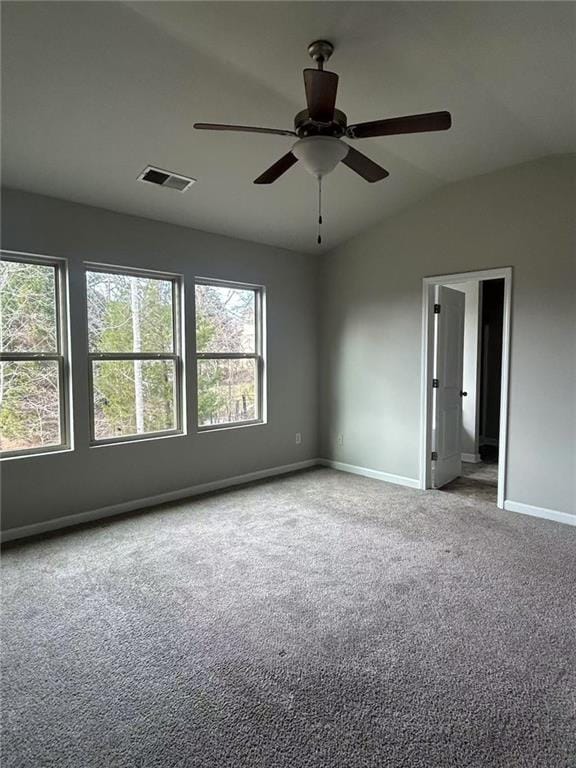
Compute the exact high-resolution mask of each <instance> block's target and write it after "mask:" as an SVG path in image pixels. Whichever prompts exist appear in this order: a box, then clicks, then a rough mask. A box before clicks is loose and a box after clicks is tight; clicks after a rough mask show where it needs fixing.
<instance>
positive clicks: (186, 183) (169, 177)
mask: <svg viewBox="0 0 576 768" xmlns="http://www.w3.org/2000/svg"><path fill="white" fill-rule="evenodd" d="M138 181H145V182H146V183H147V184H156V185H157V186H159V187H168V188H169V189H175V190H177V191H178V192H186V190H187V189H189V188H190V187H191V186H192V184H194V182H195V181H196V179H192V178H190V177H189V176H182V174H180V173H172V172H171V171H163V170H162V169H161V168H154V166H153V165H149V166H148V167H147V168H144V170H143V171H142V173H141V174H140V176H138Z"/></svg>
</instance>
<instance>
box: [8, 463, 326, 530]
mask: <svg viewBox="0 0 576 768" xmlns="http://www.w3.org/2000/svg"><path fill="white" fill-rule="evenodd" d="M317 464H318V459H308V460H307V461H298V462H296V463H295V464H284V465H283V466H279V467H270V468H268V469H260V470H258V471H257V472H248V473H247V474H245V475H237V476H236V477H227V478H225V479H224V480H214V481H213V482H211V483H202V484H201V485H193V486H190V487H189V488H181V489H180V490H178V491H168V492H167V493H159V494H158V495H156V496H146V497H145V498H141V499H134V500H133V501H125V502H122V503H120V504H112V505H111V506H109V507H100V509H90V510H88V511H87V512H79V513H77V514H75V515H66V516H65V517H56V518H53V519H52V520H45V521H43V522H40V523H32V524H31V525H23V526H21V527H20V528H8V529H7V530H5V531H2V533H1V534H0V540H1V541H13V540H14V539H22V538H24V537H27V536H35V535H36V534H38V533H46V532H48V531H56V530H58V529H60V528H68V527H69V526H71V525H78V524H79V523H88V522H92V521H93V520H100V519H102V518H106V517H113V516H114V515H120V514H122V512H134V511H135V510H138V509H146V508H147V507H155V506H156V505H158V504H165V503H166V502H169V501H179V500H180V499H186V498H188V497H191V496H200V495H201V494H203V493H210V492H211V491H219V490H221V489H224V488H230V487H232V486H236V485H244V484H246V483H251V482H254V481H255V480H263V479H265V478H267V477H275V476H276V475H285V474H287V473H289V472H297V471H298V470H301V469H308V468H309V467H314V466H316V465H317Z"/></svg>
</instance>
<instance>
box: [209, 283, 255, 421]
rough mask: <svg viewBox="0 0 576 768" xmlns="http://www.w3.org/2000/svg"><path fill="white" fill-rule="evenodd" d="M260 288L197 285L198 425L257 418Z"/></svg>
mask: <svg viewBox="0 0 576 768" xmlns="http://www.w3.org/2000/svg"><path fill="white" fill-rule="evenodd" d="M261 328H262V289H260V288H252V287H248V286H239V285H235V284H226V283H211V282H210V283H208V282H197V284H196V354H197V371H198V426H199V427H200V428H208V427H211V426H222V425H226V424H239V423H250V422H256V421H261V419H262V388H263V358H262V332H261Z"/></svg>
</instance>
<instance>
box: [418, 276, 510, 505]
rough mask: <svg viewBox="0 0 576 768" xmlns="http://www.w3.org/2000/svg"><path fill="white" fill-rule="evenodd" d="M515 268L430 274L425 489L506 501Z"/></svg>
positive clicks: (426, 295)
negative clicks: (511, 331) (511, 316)
mask: <svg viewBox="0 0 576 768" xmlns="http://www.w3.org/2000/svg"><path fill="white" fill-rule="evenodd" d="M511 288H512V270H511V268H502V269H494V270H484V271H482V272H464V273H459V274H453V275H440V276H436V277H428V278H424V284H423V328H422V331H423V345H422V414H421V416H422V419H421V423H422V429H421V488H423V489H427V488H442V489H445V490H446V491H449V492H452V493H456V494H460V495H466V496H473V497H475V498H479V499H481V500H483V501H488V502H493V503H497V505H498V506H499V507H500V508H503V507H504V500H505V490H506V489H505V480H506V427H507V405H508V366H509V341H510V340H509V335H510V308H511V302H510V299H511Z"/></svg>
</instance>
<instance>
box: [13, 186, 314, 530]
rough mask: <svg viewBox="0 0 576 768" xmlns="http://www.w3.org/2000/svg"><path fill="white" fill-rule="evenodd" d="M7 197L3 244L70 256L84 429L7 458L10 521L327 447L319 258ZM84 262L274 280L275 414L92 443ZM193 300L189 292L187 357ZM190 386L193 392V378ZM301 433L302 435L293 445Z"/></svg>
mask: <svg viewBox="0 0 576 768" xmlns="http://www.w3.org/2000/svg"><path fill="white" fill-rule="evenodd" d="M159 194H164V193H163V192H160V193H159ZM2 202H3V220H2V225H3V226H2V247H3V248H5V249H10V250H17V251H28V252H31V253H39V254H48V255H53V256H64V257H66V258H67V259H68V260H69V268H70V289H71V290H70V302H71V306H70V319H71V324H72V342H73V349H72V369H73V370H72V381H73V403H74V406H73V416H74V423H75V436H76V447H75V450H74V451H71V452H64V453H58V454H47V455H43V456H37V457H30V458H15V459H5V460H3V461H2V462H1V469H0V471H1V481H2V497H1V498H2V517H3V526H4V527H5V528H12V527H19V526H23V525H28V524H31V523H36V522H41V521H45V520H49V519H51V518H55V517H61V516H65V515H71V514H75V513H79V512H85V511H89V510H93V509H99V508H101V507H104V506H108V505H113V504H118V503H122V502H125V501H130V500H132V499H138V498H143V497H147V496H151V495H156V494H160V493H164V492H169V491H175V490H179V489H181V488H187V487H189V486H193V485H197V484H200V483H205V482H211V481H214V480H219V479H223V478H227V477H231V476H235V475H240V474H244V473H248V472H252V471H257V470H261V469H265V468H269V467H275V466H280V465H286V464H291V463H293V462H299V461H304V460H306V459H310V458H315V457H316V456H317V455H318V446H317V370H316V365H317V357H318V354H317V346H316V328H317V316H316V308H315V307H316V300H315V297H316V294H317V285H316V276H317V262H316V260H315V258H314V257H310V256H304V255H301V254H298V253H294V252H289V251H285V250H282V249H278V248H272V247H268V246H262V245H256V244H254V243H250V242H247V241H241V240H234V239H231V238H225V237H219V236H216V235H210V234H206V233H203V232H198V231H195V230H192V229H187V228H185V227H177V226H174V225H169V224H162V223H159V222H155V221H149V220H146V219H139V218H136V217H131V216H125V215H122V214H116V213H112V212H109V211H105V210H102V209H98V208H90V207H88V206H83V205H76V204H73V203H67V202H64V201H62V200H56V199H54V198H48V197H42V196H38V195H32V194H28V193H24V192H19V191H15V190H6V191H5V192H4V196H3V201H2ZM83 261H96V262H103V263H109V264H117V265H127V266H137V267H142V268H148V269H160V270H165V271H170V272H177V273H181V274H183V275H184V277H185V279H186V280H187V288H188V289H189V288H190V286H191V285H192V283H191V281H192V278H193V277H194V276H202V277H216V278H221V279H226V280H237V281H242V282H249V283H257V284H262V285H265V286H266V291H267V310H268V311H267V331H268V345H267V346H268V423H267V424H265V425H261V426H252V427H244V428H237V429H230V430H224V431H214V432H206V433H202V434H195V433H194V432H189V433H188V434H187V435H184V436H177V437H169V438H164V439H156V440H146V441H141V442H136V443H126V444H122V445H120V444H117V445H108V446H99V447H94V448H90V447H89V445H88V440H89V432H88V429H89V424H88V381H87V361H86V353H87V339H86V318H85V300H84V291H83V281H84V275H83ZM191 299H192V296H191V295H187V296H186V307H187V308H188V311H187V313H186V328H185V330H186V338H187V342H188V343H187V352H188V358H189V360H188V362H189V363H191V361H192V357H191V356H192V352H193V349H192V342H193V339H194V321H193V316H192V312H191V311H190V307H191ZM188 368H189V369H190V368H191V366H190V365H188ZM187 389H188V391H189V398H188V401H189V402H191V401H192V396H193V389H194V382H193V380H192V377H188V381H187ZM296 432H301V433H302V445H296V444H295V433H296Z"/></svg>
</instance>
